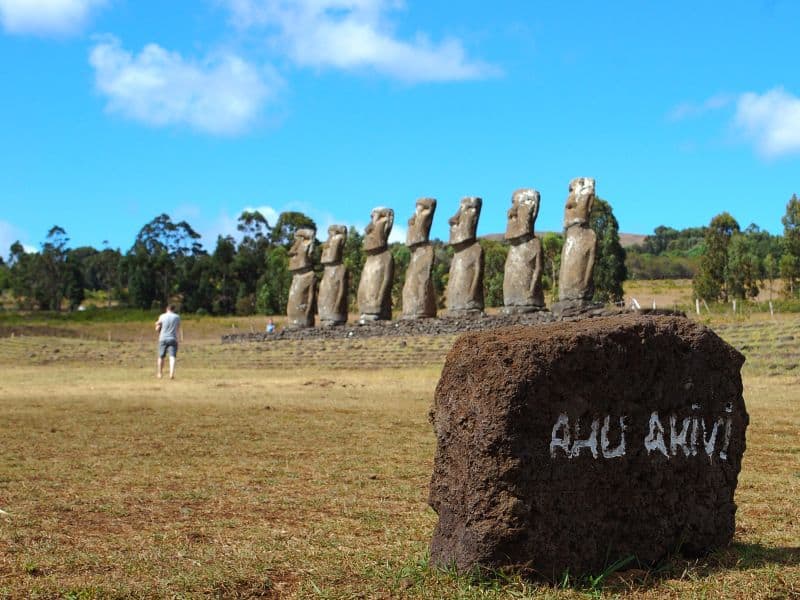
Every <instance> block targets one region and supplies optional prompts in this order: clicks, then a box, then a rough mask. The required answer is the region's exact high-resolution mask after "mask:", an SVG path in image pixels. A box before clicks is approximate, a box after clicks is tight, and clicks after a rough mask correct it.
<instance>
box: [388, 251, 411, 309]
mask: <svg viewBox="0 0 800 600" xmlns="http://www.w3.org/2000/svg"><path fill="white" fill-rule="evenodd" d="M389 250H390V251H391V253H392V257H393V258H394V281H393V282H392V309H393V310H394V311H398V310H402V308H403V285H405V282H406V270H407V269H408V263H409V262H411V250H409V249H408V246H406V245H405V244H400V243H397V242H395V243H393V244H391V245H390V246H389Z"/></svg>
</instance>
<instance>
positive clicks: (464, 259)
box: [446, 198, 484, 317]
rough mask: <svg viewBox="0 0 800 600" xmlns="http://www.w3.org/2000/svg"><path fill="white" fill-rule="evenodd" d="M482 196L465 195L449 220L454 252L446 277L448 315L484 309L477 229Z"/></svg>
mask: <svg viewBox="0 0 800 600" xmlns="http://www.w3.org/2000/svg"><path fill="white" fill-rule="evenodd" d="M482 204H483V201H482V200H481V199H480V198H463V199H462V200H461V204H460V206H459V208H458V212H457V213H456V214H455V215H453V216H452V217H451V218H450V220H449V221H448V223H449V224H450V245H451V246H453V249H454V250H455V254H454V255H453V260H452V261H451V262H450V275H449V279H448V281H447V303H446V304H447V315H448V316H450V317H462V316H473V315H480V314H481V313H482V312H483V265H484V258H483V248H481V245H480V244H479V243H478V240H477V238H476V232H477V230H478V219H479V218H480V216H481V205H482Z"/></svg>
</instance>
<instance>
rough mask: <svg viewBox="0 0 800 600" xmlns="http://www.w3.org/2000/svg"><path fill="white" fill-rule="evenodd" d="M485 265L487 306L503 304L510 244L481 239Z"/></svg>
mask: <svg viewBox="0 0 800 600" xmlns="http://www.w3.org/2000/svg"><path fill="white" fill-rule="evenodd" d="M480 244H481V247H482V248H483V253H484V261H485V263H484V264H485V267H484V272H483V294H484V302H485V304H486V306H503V274H504V270H505V265H506V256H508V246H507V245H506V244H503V243H502V242H495V241H493V240H487V239H483V240H480Z"/></svg>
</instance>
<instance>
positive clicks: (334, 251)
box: [318, 225, 347, 327]
mask: <svg viewBox="0 0 800 600" xmlns="http://www.w3.org/2000/svg"><path fill="white" fill-rule="evenodd" d="M346 241H347V227H345V226H344V225H331V226H330V227H328V241H326V242H325V243H324V244H323V245H322V259H321V260H322V264H323V266H324V270H323V272H322V281H320V283H319V300H318V303H319V322H320V325H321V326H322V327H333V326H335V325H344V324H345V323H346V322H347V267H346V266H345V265H344V263H342V254H343V252H344V245H345V242H346Z"/></svg>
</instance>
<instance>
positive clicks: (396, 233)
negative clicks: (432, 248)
mask: <svg viewBox="0 0 800 600" xmlns="http://www.w3.org/2000/svg"><path fill="white" fill-rule="evenodd" d="M407 231H408V230H407V229H406V228H405V227H403V226H402V225H398V224H397V222H396V221H395V224H394V225H393V226H392V231H391V233H389V243H390V244H393V243H394V242H399V243H401V244H405V243H406V233H407Z"/></svg>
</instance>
